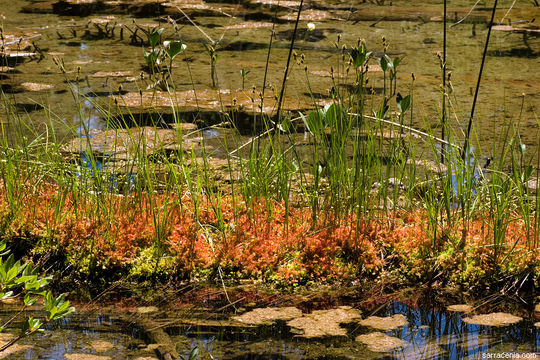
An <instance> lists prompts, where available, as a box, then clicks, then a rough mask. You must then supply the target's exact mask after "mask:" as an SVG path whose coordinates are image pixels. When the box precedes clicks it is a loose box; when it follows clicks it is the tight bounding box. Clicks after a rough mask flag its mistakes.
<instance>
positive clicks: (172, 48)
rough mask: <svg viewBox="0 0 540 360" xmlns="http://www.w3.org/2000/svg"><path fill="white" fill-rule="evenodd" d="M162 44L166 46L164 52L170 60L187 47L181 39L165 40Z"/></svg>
mask: <svg viewBox="0 0 540 360" xmlns="http://www.w3.org/2000/svg"><path fill="white" fill-rule="evenodd" d="M164 45H165V46H166V47H167V50H166V51H165V53H166V54H167V56H168V57H170V58H171V60H172V59H174V58H175V57H176V56H177V55H179V54H181V53H182V52H183V51H184V50H185V49H186V48H187V45H186V44H183V43H182V42H181V41H166V42H165V43H164Z"/></svg>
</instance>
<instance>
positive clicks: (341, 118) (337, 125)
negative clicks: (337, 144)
mask: <svg viewBox="0 0 540 360" xmlns="http://www.w3.org/2000/svg"><path fill="white" fill-rule="evenodd" d="M324 120H325V125H326V126H329V127H331V128H333V129H334V130H336V131H337V132H338V133H342V132H343V131H344V130H345V129H346V128H347V124H348V116H347V112H346V111H345V109H343V107H342V106H340V105H338V104H335V103H334V104H332V105H330V107H328V108H327V109H326V112H325V114H324Z"/></svg>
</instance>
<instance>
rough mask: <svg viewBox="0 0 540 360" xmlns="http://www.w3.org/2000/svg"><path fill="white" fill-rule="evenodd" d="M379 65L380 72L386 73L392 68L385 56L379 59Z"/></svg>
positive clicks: (389, 60) (390, 61)
mask: <svg viewBox="0 0 540 360" xmlns="http://www.w3.org/2000/svg"><path fill="white" fill-rule="evenodd" d="M379 65H380V66H381V69H382V71H384V72H386V71H388V69H389V68H390V67H392V59H390V57H389V56H388V55H386V54H384V55H383V56H381V57H380V58H379Z"/></svg>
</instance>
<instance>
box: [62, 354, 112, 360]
mask: <svg viewBox="0 0 540 360" xmlns="http://www.w3.org/2000/svg"><path fill="white" fill-rule="evenodd" d="M64 358H65V359H66V360H111V359H112V358H111V357H110V356H102V355H92V354H65V355H64Z"/></svg>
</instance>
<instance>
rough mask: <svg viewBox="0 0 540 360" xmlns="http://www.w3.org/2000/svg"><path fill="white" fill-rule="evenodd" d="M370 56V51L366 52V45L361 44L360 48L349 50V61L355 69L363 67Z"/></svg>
mask: <svg viewBox="0 0 540 360" xmlns="http://www.w3.org/2000/svg"><path fill="white" fill-rule="evenodd" d="M370 56H371V51H367V49H366V45H365V44H362V46H361V47H360V48H354V49H352V50H351V59H352V63H353V65H354V67H355V68H357V69H358V68H359V67H360V66H363V65H365V63H366V62H367V61H368V60H369V57H370Z"/></svg>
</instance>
